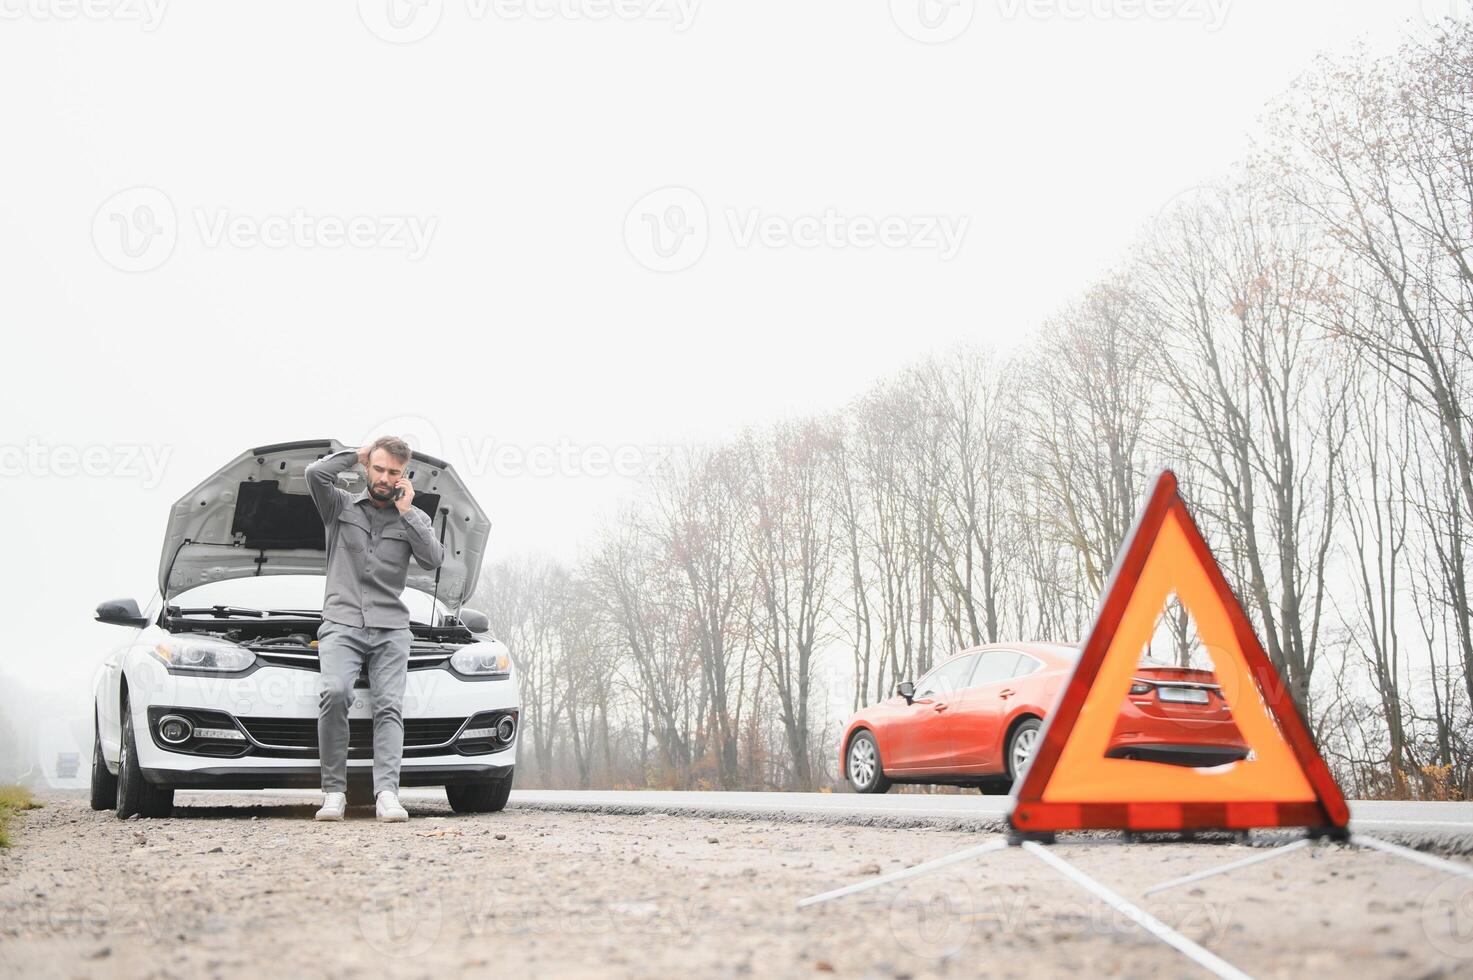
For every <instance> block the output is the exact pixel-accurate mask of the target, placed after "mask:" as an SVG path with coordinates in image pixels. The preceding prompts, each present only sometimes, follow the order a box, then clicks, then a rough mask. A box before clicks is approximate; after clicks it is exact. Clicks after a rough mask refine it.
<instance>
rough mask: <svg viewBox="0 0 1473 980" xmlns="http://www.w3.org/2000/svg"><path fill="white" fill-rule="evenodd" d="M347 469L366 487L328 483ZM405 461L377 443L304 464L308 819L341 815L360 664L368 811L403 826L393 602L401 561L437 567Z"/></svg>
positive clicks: (398, 613) (439, 556)
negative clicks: (313, 610)
mask: <svg viewBox="0 0 1473 980" xmlns="http://www.w3.org/2000/svg"><path fill="white" fill-rule="evenodd" d="M355 463H356V464H358V465H360V466H362V467H363V468H364V469H365V470H366V471H367V473H368V486H367V487H366V488H365V489H363V490H361V491H359V492H358V493H357V494H350V493H348V491H346V490H343V489H341V488H339V487H338V486H337V476H338V474H339V473H342V472H344V471H346V470H348V469H351V468H352V467H353V465H354V464H355ZM408 464H409V446H408V444H407V443H405V442H404V441H403V440H402V439H396V438H394V437H392V436H384V437H382V438H380V439H377V440H375V441H374V443H373V445H371V446H366V447H364V448H361V449H356V450H355V449H345V450H343V451H341V452H337V453H332V454H330V455H327V456H324V457H323V458H322V459H319V460H318V461H317V462H315V463H313V464H312V465H310V466H308V467H307V488H308V489H309V490H310V491H311V494H312V499H313V501H315V502H316V504H317V511H318V513H320V514H321V515H322V522H323V524H324V525H326V530H327V590H326V594H325V595H324V597H323V600H322V625H321V626H320V627H318V629H317V639H318V644H317V655H318V658H319V660H320V661H321V671H322V680H321V695H320V698H319V702H318V714H317V745H318V752H319V754H320V755H321V758H322V793H323V801H322V809H320V810H318V811H317V817H316V819H318V820H341V819H343V811H344V810H345V809H347V805H348V797H347V790H348V705H350V704H352V702H353V682H354V680H356V679H357V677H358V674H359V671H360V670H362V669H363V667H364V666H365V665H367V669H368V690H369V697H370V699H371V701H372V704H373V793H374V800H375V810H376V811H377V814H378V818H379V819H380V820H384V821H389V822H394V823H401V822H403V821H405V820H408V819H409V814H408V813H406V812H405V811H404V807H403V806H402V805H401V804H400V803H399V764H400V762H401V760H402V759H403V756H404V719H403V705H404V684H405V681H406V679H407V676H408V670H409V643H410V640H411V639H412V637H413V634H412V633H411V632H410V630H409V609H408V607H406V606H405V605H404V601H403V600H402V599H400V598H399V595H400V593H402V592H403V591H404V582H405V579H406V578H407V577H408V575H409V556H410V555H411V554H413V556H414V560H415V562H417V563H418V564H419V567H420V568H423V569H426V570H429V569H433V568H438V567H440V563H441V562H442V561H444V560H445V548H444V546H443V545H441V544H440V542H438V541H436V540H435V535H434V530H433V525H432V522H431V520H430V518H429V516H428V515H426V514H425V513H424V511H422V510H420V509H419V508H417V507H415V506H414V487H413V486H412V485H411V484H410V482H409V480H408V479H407V478H406V477H405V476H404V470H405V467H406V466H407V465H408Z"/></svg>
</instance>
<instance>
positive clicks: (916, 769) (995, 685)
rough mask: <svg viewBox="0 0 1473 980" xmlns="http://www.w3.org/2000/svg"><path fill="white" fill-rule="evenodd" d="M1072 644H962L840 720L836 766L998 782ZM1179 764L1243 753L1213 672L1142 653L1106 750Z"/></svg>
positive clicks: (1034, 727) (1028, 736)
mask: <svg viewBox="0 0 1473 980" xmlns="http://www.w3.org/2000/svg"><path fill="white" fill-rule="evenodd" d="M1078 658H1079V649H1078V648H1077V647H1073V646H1065V645H1062V644H1054V643H1015V644H1006V645H996V646H985V647H975V648H973V649H970V650H964V651H962V652H961V653H959V654H957V655H956V656H954V657H952V658H951V659H949V660H947V661H945V662H944V663H941V664H939V665H938V666H936V667H935V668H934V669H932V670H931V671H930V672H929V673H928V674H926V676H924V677H922V678H921V679H920V681H918V682H916V683H915V684H911V683H910V682H906V683H903V684H901V685H899V687H898V688H897V692H898V693H897V694H896V696H895V697H892V698H890V699H889V700H887V701H882V702H880V703H879V704H872V705H870V706H869V707H867V708H865V709H863V710H862V711H860V712H859V713H858V714H857V715H855V716H854V718H853V720H852V721H850V722H849V725H848V727H847V728H846V729H845V731H844V737H843V740H842V741H841V742H840V743H839V765H840V771H841V772H842V774H843V775H844V777H845V778H847V779H848V780H849V784H850V785H851V786H853V787H854V789H855V790H856V791H858V792H860V793H883V792H885V791H886V790H888V789H889V788H890V786H891V784H893V783H944V784H950V785H960V786H978V787H981V788H982V789H983V791H984V792H985V791H987V790H989V789H992V790H999V791H1004V792H1005V791H1006V790H1007V788H1008V787H1009V786H1010V785H1011V784H1012V782H1013V780H1015V779H1016V778H1017V776H1018V774H1019V773H1021V772H1022V771H1023V770H1024V769H1026V768H1027V767H1028V761H1029V760H1030V759H1031V758H1032V757H1033V750H1034V749H1035V748H1036V747H1037V745H1038V736H1039V730H1040V729H1041V728H1042V727H1043V720H1044V719H1045V718H1046V717H1048V712H1049V711H1050V710H1051V709H1052V708H1053V706H1054V702H1055V701H1056V700H1057V698H1058V696H1059V692H1060V691H1061V690H1062V688H1063V686H1064V682H1065V681H1066V680H1068V678H1069V675H1070V674H1071V673H1072V672H1073V670H1074V664H1075V661H1077V660H1078ZM1105 754H1106V755H1107V756H1109V757H1111V758H1120V759H1146V760H1150V761H1154V762H1167V763H1173V764H1176V765H1184V766H1216V765H1222V764H1223V763H1226V762H1234V761H1236V760H1238V759H1242V758H1245V757H1246V756H1247V755H1248V746H1247V745H1246V744H1245V743H1244V742H1243V736H1242V733H1241V732H1239V731H1238V726H1237V725H1236V724H1234V723H1233V719H1232V714H1231V712H1230V711H1229V710H1228V706H1227V702H1226V701H1225V700H1223V696H1222V691H1221V689H1220V687H1219V686H1218V684H1217V678H1216V676H1215V675H1214V674H1213V673H1212V671H1210V670H1196V669H1192V668H1185V667H1173V666H1170V665H1168V664H1162V663H1159V662H1157V661H1152V660H1148V659H1143V660H1142V661H1141V666H1140V667H1139V668H1138V669H1137V670H1136V673H1135V676H1134V682H1133V683H1132V684H1131V687H1130V693H1129V694H1127V695H1126V697H1125V702H1124V704H1123V705H1122V706H1121V711H1120V720H1119V721H1118V722H1117V723H1116V725H1115V731H1114V733H1113V734H1112V735H1111V737H1110V746H1109V748H1108V750H1107V751H1106V753H1105Z"/></svg>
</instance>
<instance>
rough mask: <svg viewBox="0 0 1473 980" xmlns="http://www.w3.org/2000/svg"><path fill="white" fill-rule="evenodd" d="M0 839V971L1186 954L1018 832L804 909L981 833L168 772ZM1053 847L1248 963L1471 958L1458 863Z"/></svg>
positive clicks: (831, 966) (1210, 847) (575, 971)
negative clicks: (510, 802) (273, 790)
mask: <svg viewBox="0 0 1473 980" xmlns="http://www.w3.org/2000/svg"><path fill="white" fill-rule="evenodd" d="M41 799H42V800H43V801H44V802H45V803H46V806H45V807H44V808H43V809H40V810H33V811H30V812H27V813H25V814H22V815H21V816H20V817H19V818H18V826H17V828H16V830H17V833H16V843H15V846H14V847H12V848H11V849H9V850H7V851H0V974H3V975H5V976H26V977H75V976H121V977H172V976H218V977H246V976H251V977H254V976H257V975H259V974H260V973H261V971H262V969H263V968H269V969H272V970H276V971H286V972H289V974H290V975H297V976H307V977H341V976H353V975H358V974H363V973H368V972H369V971H375V972H378V973H382V972H384V971H387V972H388V973H390V974H391V975H393V976H397V977H418V976H427V977H428V976H444V975H446V974H447V973H448V974H463V973H464V974H472V975H476V974H484V975H492V974H504V973H506V972H507V971H508V970H511V969H514V970H516V971H517V972H518V973H522V974H525V975H532V976H543V975H549V976H551V975H556V976H573V977H582V976H588V977H593V976H598V977H608V976H649V975H654V976H680V975H684V976H701V977H706V976H721V977H725V976H747V975H753V974H756V975H761V976H768V975H777V976H809V977H811V976H813V975H815V974H826V973H834V974H841V975H846V976H861V977H870V976H874V977H905V976H910V977H920V976H945V975H976V974H977V973H979V972H983V973H987V974H990V975H998V976H1018V977H1022V976H1066V975H1091V976H1094V975H1140V974H1145V973H1151V974H1165V975H1169V976H1187V975H1198V973H1199V971H1197V969H1196V968H1195V967H1193V966H1192V965H1191V964H1190V963H1188V962H1187V961H1186V960H1185V959H1184V958H1182V957H1181V955H1180V954H1178V953H1176V952H1175V951H1173V950H1171V949H1169V948H1167V947H1166V946H1164V945H1163V944H1161V943H1160V942H1158V941H1157V940H1155V939H1152V938H1150V937H1148V936H1147V935H1145V934H1144V933H1143V932H1142V931H1141V930H1139V929H1138V928H1137V927H1135V926H1133V925H1131V924H1130V923H1129V922H1128V921H1126V920H1125V919H1124V918H1123V916H1121V915H1119V914H1118V913H1115V912H1114V911H1113V910H1111V909H1110V908H1109V907H1108V906H1105V905H1103V904H1101V903H1099V902H1097V901H1095V900H1094V899H1092V898H1091V897H1090V896H1088V895H1087V894H1085V893H1084V892H1082V891H1080V890H1079V889H1078V888H1077V887H1076V886H1074V885H1073V884H1071V883H1069V882H1068V881H1066V880H1065V879H1063V878H1062V877H1060V876H1059V875H1058V873H1057V872H1055V871H1053V870H1052V869H1050V868H1048V867H1046V866H1045V865H1043V864H1042V863H1040V862H1039V861H1038V860H1037V859H1036V858H1034V857H1033V856H1031V855H1029V854H1027V853H1025V852H1023V851H1020V850H1018V849H1016V848H1012V849H1008V850H1005V851H1001V852H998V853H994V854H989V855H986V856H984V857H981V858H979V859H977V860H975V861H970V862H966V863H963V864H959V865H955V866H952V867H950V868H947V869H944V870H942V871H939V872H936V873H934V874H931V875H926V876H923V877H919V878H914V879H910V880H908V881H904V882H898V883H894V884H889V885H884V886H881V887H880V888H877V889H875V890H873V891H872V892H867V893H861V894H858V895H854V896H850V897H848V898H845V899H840V900H838V901H836V902H831V903H827V904H824V905H819V906H816V907H813V908H809V909H805V910H802V911H799V910H797V909H795V907H794V903H795V902H796V901H797V900H798V899H800V898H803V897H805V896H808V895H811V894H815V893H817V892H822V891H826V890H828V889H830V888H834V887H838V886H840V885H845V884H850V883H853V882H856V881H861V880H863V879H865V878H866V877H868V876H872V875H875V874H879V873H881V872H888V871H894V870H899V869H900V868H903V867H906V866H908V865H911V864H915V863H918V862H920V861H924V860H928V859H931V858H935V857H940V856H942V855H945V854H948V853H951V852H953V851H957V850H960V849H962V848H964V847H970V846H973V845H975V844H977V843H980V842H982V841H985V840H988V839H993V835H988V834H979V833H968V832H959V831H955V830H937V829H933V828H908V829H897V828H891V827H863V826H844V825H833V824H822V823H794V822H789V823H772V822H764V821H760V820H754V819H740V818H716V817H694V816H686V815H661V814H648V813H635V814H616V813H594V812H564V811H549V810H544V809H530V808H517V807H515V805H514V806H513V807H512V808H509V809H508V810H507V811H506V812H504V813H500V814H490V815H484V816H472V817H465V816H457V815H455V814H452V813H451V812H450V811H449V808H448V806H445V805H443V804H435V803H426V802H424V801H419V800H412V801H408V802H409V809H410V812H411V816H412V817H413V819H411V821H410V822H409V823H408V824H399V825H385V824H378V823H376V822H374V820H373V819H372V813H371V811H351V812H350V818H349V820H348V821H346V822H344V823H341V824H314V823H312V821H311V814H312V811H313V810H314V809H315V804H313V803H312V802H309V801H304V800H303V799H301V798H300V797H297V798H291V797H281V798H277V797H267V796H261V795H231V794H187V793H182V792H181V793H180V794H179V795H178V803H179V805H178V806H177V807H176V809H175V816H173V817H171V818H168V819H161V820H130V821H122V822H120V821H118V820H117V819H116V818H115V817H113V816H112V814H110V813H94V812H92V811H91V810H90V809H88V807H87V804H86V800H85V799H84V798H82V797H80V796H72V795H61V794H54V793H53V794H46V795H43V796H42V797H41ZM1055 853H1058V854H1059V855H1061V856H1063V857H1065V858H1066V859H1068V860H1070V861H1071V862H1073V863H1074V864H1076V865H1077V866H1078V867H1080V868H1081V869H1083V870H1084V871H1085V872H1087V873H1088V874H1091V875H1093V876H1095V877H1096V878H1098V879H1099V880H1100V881H1102V882H1103V883H1105V884H1106V885H1108V886H1109V887H1111V888H1114V889H1116V890H1117V891H1119V892H1121V893H1122V894H1124V895H1125V896H1126V897H1127V898H1129V899H1131V900H1132V901H1136V902H1139V903H1140V904H1141V905H1142V906H1143V907H1144V908H1146V909H1147V910H1148V911H1150V912H1151V913H1152V914H1154V915H1155V916H1157V917H1158V918H1159V919H1161V920H1162V921H1164V922H1166V923H1167V924H1168V925H1171V926H1173V927H1175V928H1177V929H1179V930H1180V931H1181V932H1182V933H1183V934H1185V935H1187V936H1188V937H1190V938H1192V939H1194V940H1197V941H1198V942H1201V943H1202V944H1204V945H1205V946H1207V947H1208V948H1209V949H1211V950H1213V951H1214V952H1216V953H1217V954H1218V955H1220V956H1222V957H1224V958H1225V959H1227V960H1228V961H1229V962H1231V963H1232V964H1234V965H1235V966H1237V967H1239V968H1240V969H1243V970H1245V971H1247V972H1248V973H1250V974H1253V975H1255V976H1269V977H1272V976H1283V977H1290V976H1303V975H1305V974H1306V973H1307V972H1309V971H1313V973H1315V974H1319V975H1324V974H1331V973H1334V972H1342V973H1344V974H1346V975H1352V974H1353V975H1355V976H1357V977H1375V976H1385V977H1401V976H1455V975H1467V974H1468V973H1469V972H1470V971H1473V878H1461V879H1459V878H1450V877H1448V876H1446V875H1443V874H1441V873H1439V872H1437V871H1433V870H1431V869H1427V868H1422V867H1418V866H1416V865H1412V864H1408V863H1405V862H1401V861H1398V860H1396V859H1395V858H1392V857H1390V856H1388V855H1384V854H1380V853H1374V852H1368V851H1363V850H1360V849H1356V848H1350V847H1343V846H1339V845H1331V844H1320V845H1316V846H1314V847H1312V848H1308V849H1303V850H1300V851H1297V852H1295V853H1292V854H1286V855H1284V856H1283V857H1280V858H1276V859H1274V860H1272V861H1268V862H1265V863H1262V864H1258V865H1255V866H1253V867H1250V868H1245V869H1242V870H1240V871H1237V872H1234V873H1232V874H1231V875H1227V876H1222V877H1217V878H1213V879H1209V880H1207V881H1204V882H1200V883H1198V884H1195V885H1188V886H1184V887H1182V888H1178V889H1174V890H1171V891H1167V892H1164V893H1161V894H1159V895H1156V896H1151V897H1149V898H1145V897H1143V896H1142V892H1143V890H1144V889H1145V888H1146V887H1149V886H1150V885H1152V884H1155V883H1157V882H1160V881H1164V880H1166V879H1169V878H1173V877H1175V876H1178V875H1182V874H1186V873H1189V872H1191V871H1195V870H1200V869H1203V868H1206V867H1209V866H1212V865H1217V864H1222V863H1226V862H1228V861H1232V860H1236V859H1238V858H1241V857H1244V856H1248V855H1251V854H1256V853H1261V851H1257V850H1253V849H1250V848H1247V847H1242V846H1239V845H1236V844H1135V845H1121V844H1118V843H1108V844H1102V843H1088V842H1085V843H1079V844H1066V845H1060V846H1058V848H1057V849H1056V852H1055Z"/></svg>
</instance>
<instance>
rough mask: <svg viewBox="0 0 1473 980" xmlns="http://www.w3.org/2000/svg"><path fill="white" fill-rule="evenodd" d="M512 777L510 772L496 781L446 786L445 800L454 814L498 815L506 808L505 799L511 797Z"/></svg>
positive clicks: (488, 780)
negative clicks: (448, 802)
mask: <svg viewBox="0 0 1473 980" xmlns="http://www.w3.org/2000/svg"><path fill="white" fill-rule="evenodd" d="M514 775H515V772H510V773H507V774H506V775H505V776H501V777H499V778H497V779H485V780H482V781H480V782H476V783H460V784H458V785H454V786H446V787H445V798H446V799H447V800H449V801H450V809H452V810H454V811H455V812H456V813H499V812H501V811H502V810H503V809H505V808H506V801H507V798H508V797H510V796H511V782H512V777H513V776H514Z"/></svg>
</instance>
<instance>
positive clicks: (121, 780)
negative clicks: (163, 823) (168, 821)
mask: <svg viewBox="0 0 1473 980" xmlns="http://www.w3.org/2000/svg"><path fill="white" fill-rule="evenodd" d="M173 809H174V790H173V789H165V788H164V787H162V786H155V785H154V784H153V783H150V782H149V781H148V780H146V779H144V778H143V767H142V766H141V765H139V764H138V744H137V738H136V737H135V736H134V734H133V710H132V708H130V707H129V706H128V701H127V699H126V698H125V699H124V700H123V749H122V752H121V758H120V760H119V762H118V819H119V820H127V819H128V818H129V817H131V816H133V815H134V814H137V815H138V816H140V817H167V816H168V815H169V813H170V812H171V811H172V810H173Z"/></svg>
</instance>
